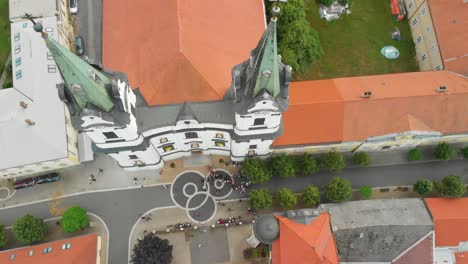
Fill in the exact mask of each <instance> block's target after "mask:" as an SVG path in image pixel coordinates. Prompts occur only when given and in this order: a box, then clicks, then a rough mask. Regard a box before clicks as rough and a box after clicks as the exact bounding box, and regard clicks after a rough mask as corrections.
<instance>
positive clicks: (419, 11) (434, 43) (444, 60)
mask: <svg viewBox="0 0 468 264" xmlns="http://www.w3.org/2000/svg"><path fill="white" fill-rule="evenodd" d="M404 2H405V5H406V9H407V11H408V23H409V25H410V28H411V34H412V36H413V41H414V44H415V47H416V60H417V61H418V63H419V68H420V70H421V71H430V70H442V69H446V70H449V71H453V72H457V73H459V74H462V75H465V76H468V46H467V45H466V44H465V43H466V39H468V31H467V30H466V28H467V27H468V2H467V1H465V0H451V1H445V0H404Z"/></svg>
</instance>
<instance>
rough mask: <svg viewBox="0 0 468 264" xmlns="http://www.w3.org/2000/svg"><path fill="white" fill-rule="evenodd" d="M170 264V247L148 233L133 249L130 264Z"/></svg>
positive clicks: (164, 240) (167, 242) (166, 241)
mask: <svg viewBox="0 0 468 264" xmlns="http://www.w3.org/2000/svg"><path fill="white" fill-rule="evenodd" d="M171 262H172V245H171V244H169V240H167V239H161V238H159V237H158V236H155V235H153V233H150V234H148V235H146V236H145V237H144V238H143V239H139V240H138V243H137V244H136V245H135V247H134V248H133V254H132V256H131V261H130V263H132V264H169V263H171Z"/></svg>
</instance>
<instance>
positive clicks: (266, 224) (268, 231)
mask: <svg viewBox="0 0 468 264" xmlns="http://www.w3.org/2000/svg"><path fill="white" fill-rule="evenodd" d="M253 232H254V234H255V237H256V238H257V239H258V240H259V241H260V242H262V243H265V244H271V243H273V241H275V240H276V238H278V236H279V223H278V220H277V219H276V218H275V217H274V216H273V215H260V216H259V217H258V218H257V220H256V221H255V224H254V226H253Z"/></svg>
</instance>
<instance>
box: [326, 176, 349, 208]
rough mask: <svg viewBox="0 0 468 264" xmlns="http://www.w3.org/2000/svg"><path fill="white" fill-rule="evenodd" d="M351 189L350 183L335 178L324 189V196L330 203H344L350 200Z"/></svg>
mask: <svg viewBox="0 0 468 264" xmlns="http://www.w3.org/2000/svg"><path fill="white" fill-rule="evenodd" d="M352 194H353V188H352V187H351V183H350V182H349V181H348V180H346V179H344V178H341V177H338V176H335V177H333V178H332V180H331V181H330V182H329V183H328V184H327V187H326V188H325V196H326V197H327V199H328V200H330V201H332V202H344V201H347V200H349V199H351V195H352Z"/></svg>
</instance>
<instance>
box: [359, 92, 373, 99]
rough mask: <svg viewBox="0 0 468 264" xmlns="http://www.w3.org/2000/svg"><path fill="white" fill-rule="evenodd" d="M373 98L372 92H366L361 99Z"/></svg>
mask: <svg viewBox="0 0 468 264" xmlns="http://www.w3.org/2000/svg"><path fill="white" fill-rule="evenodd" d="M371 96H372V92H371V91H366V92H364V93H362V94H361V97H362V98H370V97H371Z"/></svg>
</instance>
